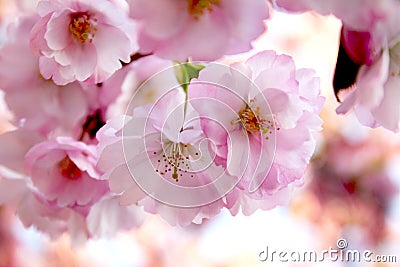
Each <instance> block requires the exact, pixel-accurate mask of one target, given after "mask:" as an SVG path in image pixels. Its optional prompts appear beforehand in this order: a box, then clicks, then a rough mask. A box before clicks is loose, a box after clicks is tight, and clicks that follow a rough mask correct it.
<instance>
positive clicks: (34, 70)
mask: <svg viewBox="0 0 400 267" xmlns="http://www.w3.org/2000/svg"><path fill="white" fill-rule="evenodd" d="M38 19H39V17H38V16H36V15H32V16H28V17H21V18H19V21H18V22H17V23H14V24H12V25H10V26H9V28H8V32H7V33H8V36H7V42H6V43H5V45H4V46H3V47H2V48H1V49H0V87H1V89H2V90H4V91H5V100H6V103H7V105H8V107H9V108H10V109H11V111H12V113H13V115H14V122H15V124H16V125H17V126H20V127H24V128H25V129H29V130H34V131H37V132H39V133H40V134H42V135H48V134H49V133H50V132H52V131H55V130H56V132H57V134H63V135H74V133H75V132H76V131H80V130H79V129H77V127H79V124H80V123H81V122H82V121H83V120H84V118H85V116H86V113H88V112H89V107H88V103H87V102H88V100H87V98H88V97H87V95H86V93H85V91H84V89H83V88H82V87H81V85H80V84H79V83H77V82H74V83H71V84H69V85H67V86H65V87H60V86H57V85H55V84H53V83H52V82H51V81H48V80H45V79H44V78H43V77H42V76H41V75H40V71H39V65H38V56H36V55H35V54H33V53H32V51H31V50H30V48H29V34H30V31H31V29H32V27H33V25H34V24H35V23H36V22H37V21H38ZM76 134H77V135H79V133H76Z"/></svg>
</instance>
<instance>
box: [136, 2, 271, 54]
mask: <svg viewBox="0 0 400 267" xmlns="http://www.w3.org/2000/svg"><path fill="white" fill-rule="evenodd" d="M129 3H130V8H131V16H132V17H133V18H134V19H136V20H137V21H139V28H138V29H139V45H140V49H141V51H142V52H143V53H155V54H156V55H158V56H161V57H164V58H168V59H173V60H180V61H185V60H186V59H188V58H192V59H193V60H213V59H218V58H220V57H222V56H223V55H225V54H235V53H240V52H245V51H248V50H250V49H251V44H250V42H251V41H252V40H254V39H255V38H257V37H258V36H260V35H261V34H262V33H263V31H264V30H265V26H264V22H263V20H265V19H267V18H268V6H267V3H266V2H265V1H264V0H253V1H250V2H249V1H246V0H229V1H227V0H187V1H175V0H159V1H147V0H130V1H129Z"/></svg>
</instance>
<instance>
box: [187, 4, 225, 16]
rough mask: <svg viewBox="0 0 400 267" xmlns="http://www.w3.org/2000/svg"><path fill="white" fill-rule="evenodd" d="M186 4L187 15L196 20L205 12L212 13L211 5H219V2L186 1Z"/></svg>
mask: <svg viewBox="0 0 400 267" xmlns="http://www.w3.org/2000/svg"><path fill="white" fill-rule="evenodd" d="M186 1H187V2H188V11H189V14H191V15H193V16H194V18H195V19H196V20H197V19H199V16H201V15H203V14H204V12H206V11H209V12H211V11H213V5H219V4H220V3H221V0H186Z"/></svg>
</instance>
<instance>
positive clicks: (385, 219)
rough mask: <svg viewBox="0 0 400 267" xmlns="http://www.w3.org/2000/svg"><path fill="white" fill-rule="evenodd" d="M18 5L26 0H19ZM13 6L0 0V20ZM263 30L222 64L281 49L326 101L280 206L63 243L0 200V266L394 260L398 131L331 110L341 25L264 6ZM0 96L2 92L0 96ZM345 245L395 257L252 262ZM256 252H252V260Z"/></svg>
mask: <svg viewBox="0 0 400 267" xmlns="http://www.w3.org/2000/svg"><path fill="white" fill-rule="evenodd" d="M21 3H22V5H26V6H27V8H29V7H28V5H29V1H25V2H21ZM13 10H15V6H14V5H13V4H10V1H5V0H2V1H0V12H1V14H2V16H1V18H2V20H3V21H2V23H1V25H2V26H1V27H2V28H1V35H0V38H1V40H3V41H4V39H5V29H4V25H5V24H6V22H7V20H10V19H11V18H10V17H9V16H7V14H13ZM271 15H272V19H271V20H269V21H267V22H266V23H267V27H268V30H267V31H266V33H265V34H264V35H263V36H262V37H260V38H259V39H258V40H257V41H255V42H254V50H253V51H251V52H249V53H246V54H243V55H238V56H234V57H227V58H224V59H222V61H223V62H231V61H236V60H241V59H245V58H247V57H248V56H249V55H250V54H254V53H256V52H257V51H261V50H265V49H273V50H276V51H277V52H278V53H285V54H289V55H291V56H292V57H293V58H294V60H295V62H296V64H297V66H298V67H307V68H313V69H315V70H316V73H317V76H319V77H321V89H322V92H323V95H324V96H325V97H326V103H325V106H324V109H323V111H322V113H321V117H322V118H323V120H324V125H323V131H322V132H321V134H320V136H319V140H318V146H317V150H316V152H315V155H314V157H313V160H312V163H311V164H310V167H309V169H308V172H307V174H306V177H305V184H304V186H303V187H301V188H300V189H298V190H296V191H295V192H294V193H293V197H292V200H291V203H290V205H289V206H287V207H279V208H276V209H274V210H271V211H258V212H256V213H255V214H254V215H252V216H249V217H246V216H243V215H238V216H236V217H232V216H231V215H230V214H229V213H228V212H222V213H221V214H220V215H218V216H217V217H216V218H214V219H212V220H210V221H208V222H206V223H204V224H202V225H192V226H189V227H185V228H179V227H171V226H169V225H168V224H167V223H165V222H164V221H163V220H162V219H161V218H159V217H158V216H154V215H153V216H152V215H150V216H149V218H148V219H147V221H146V222H145V223H144V225H143V226H142V227H141V228H140V229H139V230H135V231H132V232H126V233H120V234H118V235H117V236H115V237H114V238H112V239H100V240H91V241H88V242H87V243H86V244H85V245H84V246H81V247H71V246H70V242H69V238H68V236H67V235H65V236H63V237H62V238H60V239H59V240H57V241H51V240H50V239H49V238H48V237H46V236H44V235H42V234H40V233H39V232H37V231H35V229H25V228H24V227H23V226H22V225H21V223H20V222H19V221H18V219H16V218H15V217H14V214H12V212H10V210H8V209H7V207H6V206H0V267H3V266H4V267H6V266H7V267H8V266H10V267H11V266H17V267H19V266H30V267H36V266H101V267H106V266H121V267H125V266H126V267H128V266H145V267H155V266H165V267H167V266H168V267H170V266H171V267H172V266H185V267H191V266H213V267H225V266H400V197H399V192H398V191H399V190H398V188H399V186H400V137H399V135H398V134H394V133H391V132H389V131H386V130H384V129H368V128H366V127H363V126H361V125H360V124H359V123H358V122H357V120H356V119H355V118H354V117H353V116H352V115H351V114H350V115H347V116H338V115H336V114H335V108H336V107H337V105H338V104H337V102H336V100H335V97H334V95H333V89H332V86H331V81H332V77H333V72H334V67H335V62H336V56H337V50H338V42H339V41H338V40H339V31H340V27H341V24H340V22H339V21H338V20H337V19H335V18H334V17H322V16H320V15H317V14H314V13H305V14H300V15H288V14H283V13H279V12H273V13H272V14H271ZM1 97H2V96H1ZM0 114H1V116H0V130H1V132H4V131H7V130H8V129H10V125H9V124H8V123H7V120H8V118H9V116H10V114H9V113H8V111H7V110H6V107H5V105H4V103H3V102H1V105H0ZM340 238H342V239H345V240H346V241H347V243H348V247H347V248H348V249H357V250H359V251H361V252H362V251H364V250H370V251H373V252H374V253H375V254H374V255H377V254H380V255H396V256H397V262H398V263H372V262H371V263H366V262H360V263H357V262H345V261H344V262H342V261H337V262H333V261H330V260H329V259H327V260H325V261H324V262H300V263H298V262H291V261H290V260H289V261H288V262H280V261H278V260H277V259H276V258H275V261H274V262H271V261H269V260H266V261H264V262H263V261H261V260H260V257H261V256H264V257H265V253H262V252H266V250H267V248H268V250H269V251H270V252H271V251H273V250H275V251H278V252H279V251H286V252H288V253H290V252H300V253H302V252H304V251H311V250H313V251H316V252H321V251H323V250H327V249H329V248H332V249H336V248H337V246H336V242H337V240H338V239H340ZM261 258H262V257H261Z"/></svg>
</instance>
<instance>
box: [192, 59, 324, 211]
mask: <svg viewBox="0 0 400 267" xmlns="http://www.w3.org/2000/svg"><path fill="white" fill-rule="evenodd" d="M189 96H190V99H191V103H192V105H193V106H194V108H195V110H196V111H198V112H199V113H200V115H201V116H202V117H203V119H202V129H203V130H204V132H205V134H206V136H207V137H208V138H211V140H214V142H215V143H216V148H217V150H216V151H215V153H216V154H217V155H218V157H219V160H220V163H221V164H222V165H224V164H227V166H226V168H227V171H228V172H229V174H231V175H233V176H237V177H239V178H241V180H240V182H239V184H238V185H237V186H236V187H235V188H234V190H233V191H232V192H231V193H230V194H228V195H227V196H226V198H227V201H228V204H227V207H228V208H229V209H231V211H232V213H236V211H233V210H237V208H238V204H237V202H239V203H241V205H242V210H243V212H244V213H245V214H249V213H251V212H253V211H254V210H255V209H257V208H264V209H267V208H272V207H274V206H275V205H276V204H282V203H284V198H283V196H284V195H286V196H287V193H286V194H285V193H284V192H290V190H288V187H292V186H293V185H296V184H297V185H298V184H300V183H301V178H302V177H303V175H304V172H305V169H306V167H307V165H308V163H309V160H310V157H311V155H312V154H313V151H314V148H315V145H316V141H315V133H316V131H317V130H320V126H321V119H320V118H319V117H318V113H319V111H320V109H321V106H322V104H323V102H324V99H323V97H321V96H320V95H319V80H318V78H315V77H314V72H313V71H312V70H308V69H301V70H297V71H296V69H295V65H294V62H293V60H292V59H291V58H290V57H289V56H286V55H276V54H275V53H274V52H272V51H264V52H261V53H259V54H257V55H255V56H253V57H251V58H250V59H248V60H247V61H246V62H245V63H237V64H234V65H232V66H231V67H225V66H220V65H214V66H213V65H210V66H208V67H207V68H206V69H204V70H203V71H202V72H201V73H200V76H199V79H197V80H194V82H193V83H192V84H191V85H190V87H189ZM196 99H197V100H200V99H204V101H206V102H204V103H202V102H199V103H198V104H196V101H195V100H196ZM206 104H207V105H206ZM207 118H213V120H209V119H207ZM274 196H276V198H274ZM251 200H256V201H255V202H254V203H253V202H251ZM265 200H266V201H265ZM257 201H258V202H257ZM235 207H236V208H235Z"/></svg>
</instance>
